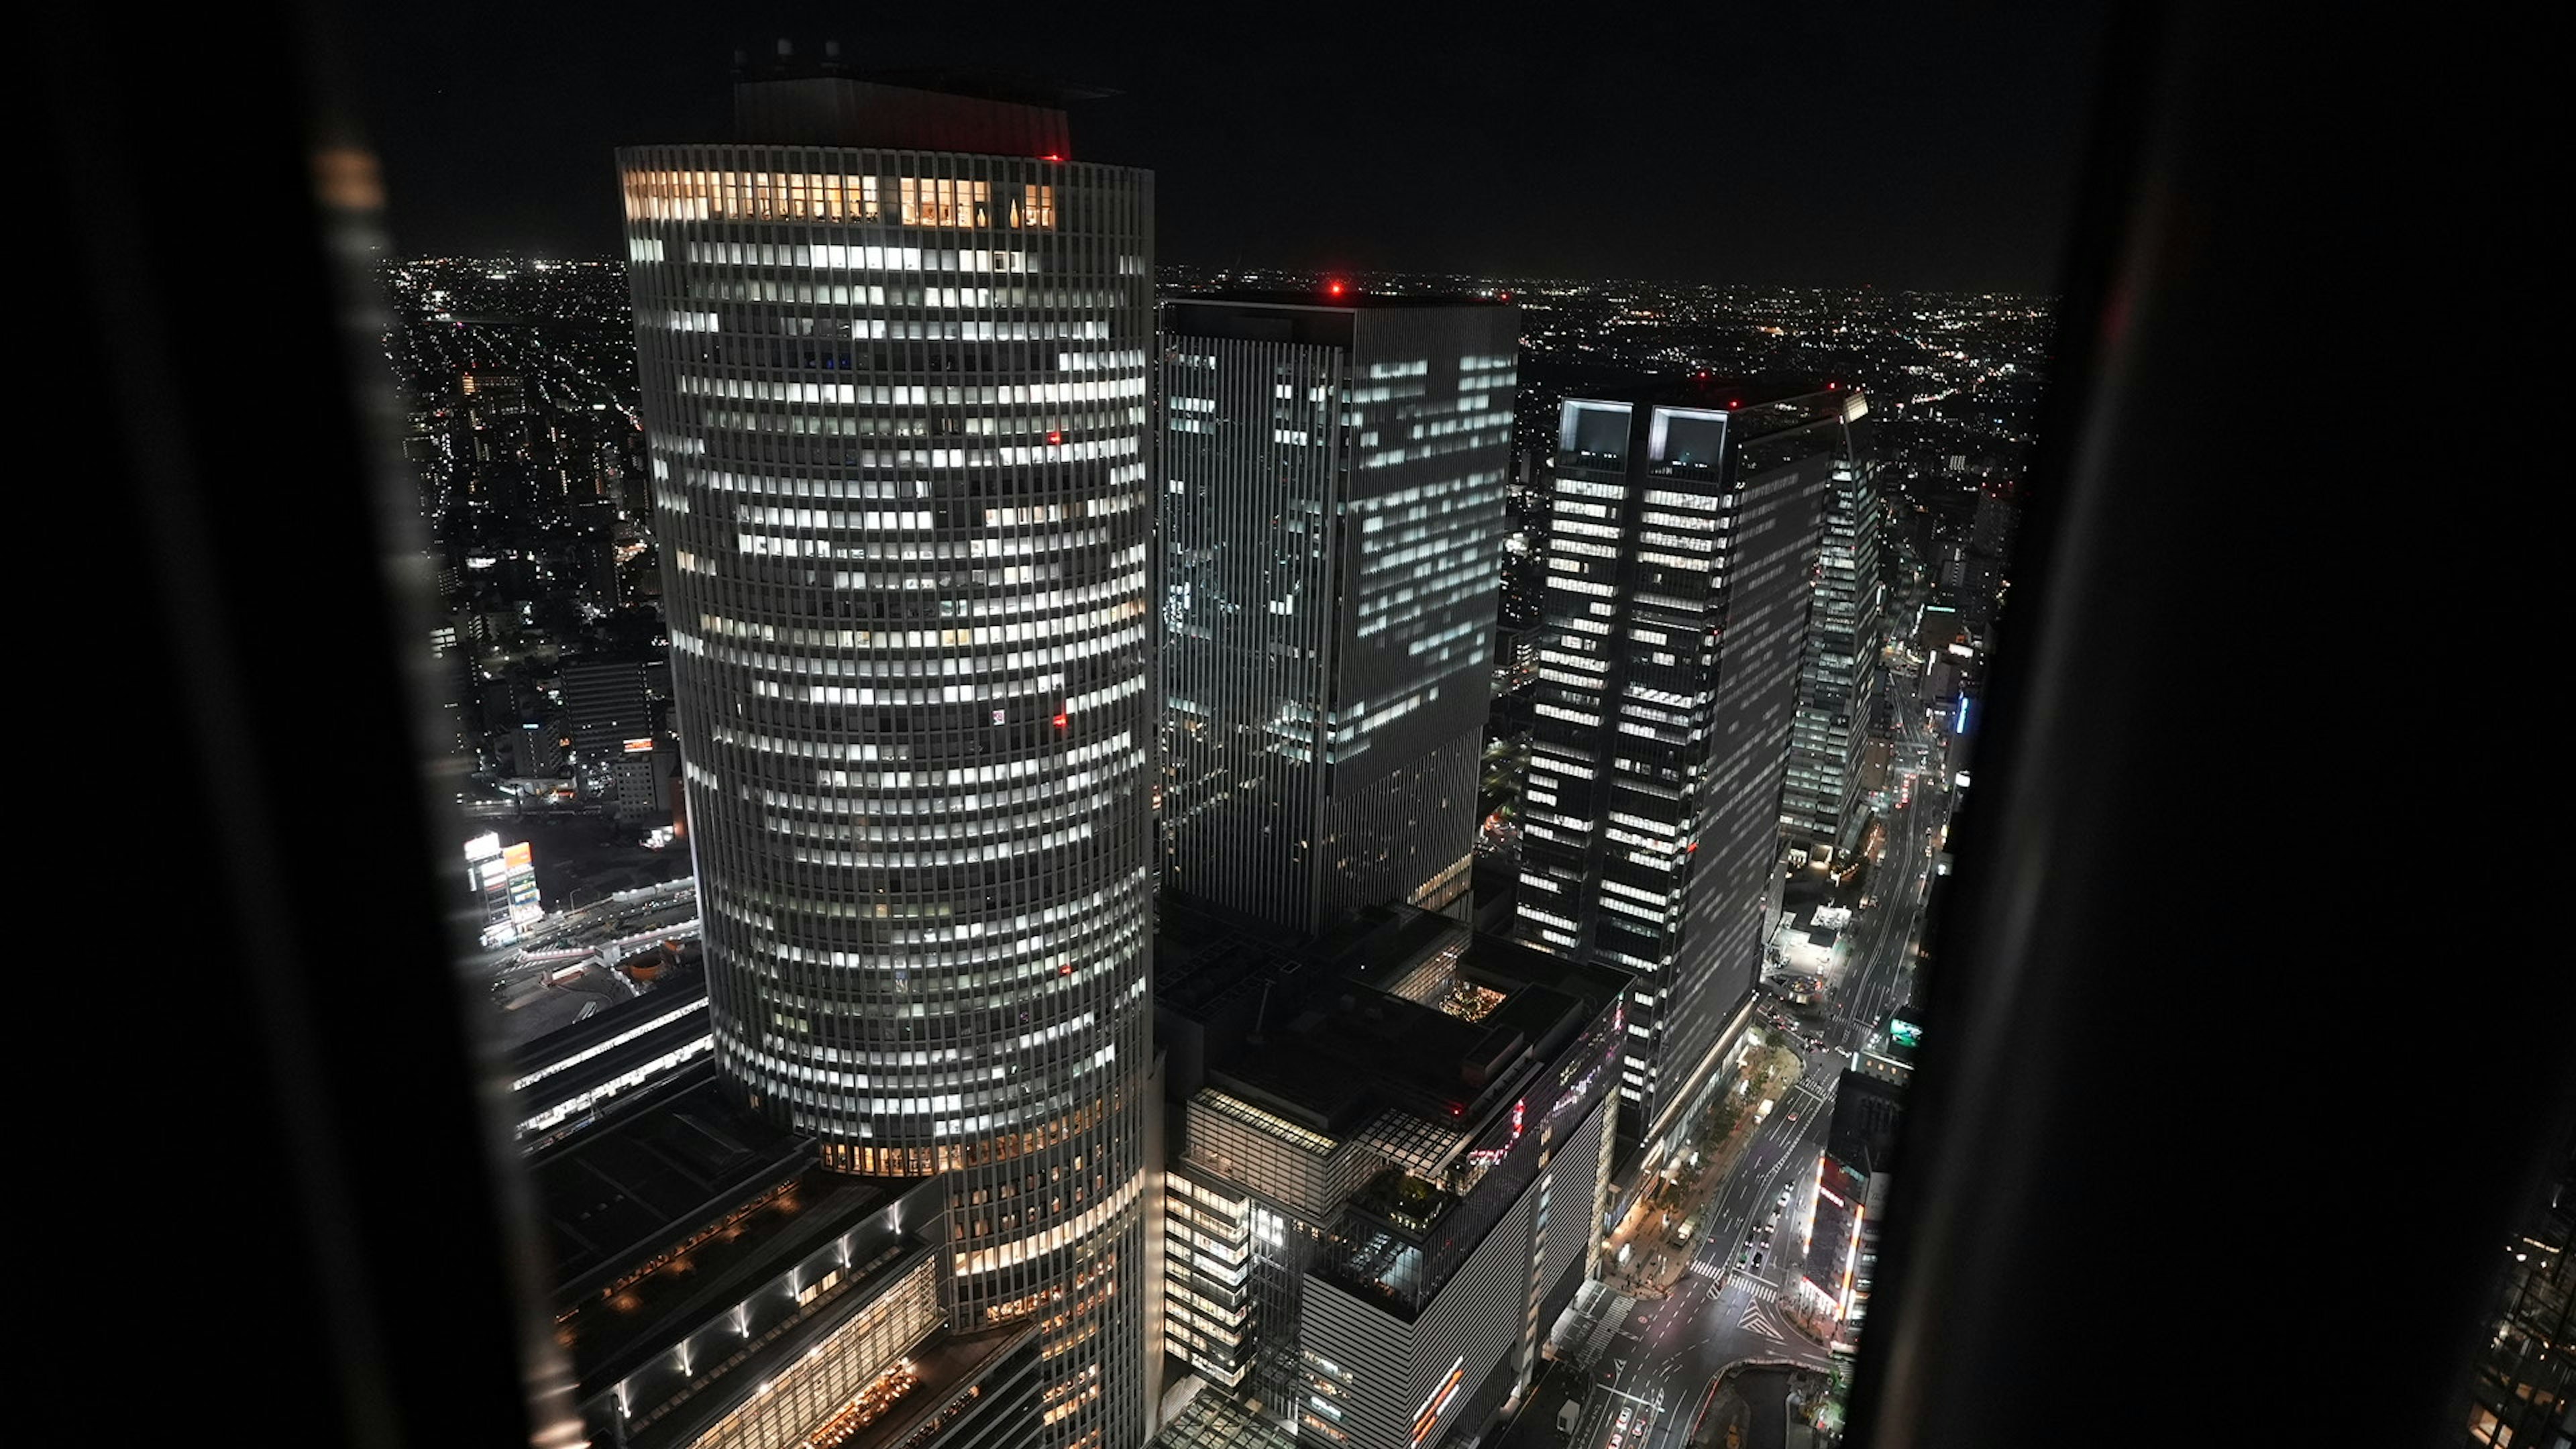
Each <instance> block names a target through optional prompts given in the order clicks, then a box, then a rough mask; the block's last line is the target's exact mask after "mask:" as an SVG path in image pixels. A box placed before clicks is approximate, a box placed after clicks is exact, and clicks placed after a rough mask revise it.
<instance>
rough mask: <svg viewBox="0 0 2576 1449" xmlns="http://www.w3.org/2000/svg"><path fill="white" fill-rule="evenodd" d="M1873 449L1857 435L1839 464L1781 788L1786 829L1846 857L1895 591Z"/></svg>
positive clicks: (1853, 839) (1854, 837) (1858, 816)
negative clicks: (1887, 599) (1885, 565)
mask: <svg viewBox="0 0 2576 1449" xmlns="http://www.w3.org/2000/svg"><path fill="white" fill-rule="evenodd" d="M1866 426H1868V425H1867V424H1865V423H1864V424H1860V425H1858V427H1856V428H1855V431H1856V432H1857V431H1858V428H1860V427H1866ZM1868 451H1869V450H1868V447H1867V440H1866V439H1863V438H1856V439H1855V440H1854V444H1853V454H1854V456H1852V457H1850V458H1847V459H1841V460H1838V461H1836V462H1835V464H1834V487H1833V494H1832V496H1831V497H1830V498H1828V499H1827V500H1826V507H1825V529H1824V537H1823V541H1822V546H1821V548H1820V549H1819V554H1818V559H1817V567H1816V584H1815V594H1814V598H1813V599H1812V600H1811V601H1810V603H1809V605H1808V610H1807V653H1806V659H1805V662H1804V663H1802V664H1801V665H1800V666H1799V670H1798V713H1797V716H1796V718H1795V719H1794V720H1792V721H1791V723H1790V727H1789V774H1788V779H1787V782H1786V784H1785V785H1784V786H1783V787H1782V790H1781V794H1780V825H1781V828H1782V829H1783V830H1784V831H1785V832H1786V833H1787V835H1788V836H1789V838H1790V839H1791V840H1794V841H1798V842H1800V843H1801V844H1805V845H1808V846H1812V847H1817V848H1820V849H1828V850H1834V851H1836V852H1838V853H1840V852H1848V851H1850V850H1851V849H1853V848H1854V847H1855V846H1856V845H1857V844H1858V836H1859V833H1860V822H1861V820H1862V818H1863V815H1862V811H1861V798H1860V777H1861V751H1862V750H1863V749H1864V748H1866V747H1867V745H1868V743H1869V724H1870V716H1871V714H1872V712H1873V711H1875V710H1876V708H1877V705H1878V691H1879V668H1878V650H1879V643H1880V636H1881V632H1882V630H1881V625H1880V618H1881V607H1882V602H1883V598H1884V594H1885V590H1884V588H1883V586H1882V585H1881V584H1880V583H1879V577H1878V484H1877V482H1876V480H1875V477H1874V473H1875V471H1876V470H1875V468H1874V466H1873V465H1872V463H1871V461H1870V459H1869V457H1868Z"/></svg>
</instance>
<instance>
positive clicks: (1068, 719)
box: [1055, 710, 1073, 729]
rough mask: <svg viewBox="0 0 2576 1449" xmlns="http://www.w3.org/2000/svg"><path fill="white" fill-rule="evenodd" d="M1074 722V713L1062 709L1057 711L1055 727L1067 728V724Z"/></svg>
mask: <svg viewBox="0 0 2576 1449" xmlns="http://www.w3.org/2000/svg"><path fill="white" fill-rule="evenodd" d="M1072 723H1073V716H1072V715H1070V714H1067V713H1065V712H1064V711H1062V710H1058V711H1057V712H1056V716H1055V727H1056V728H1057V729H1063V728H1065V727H1066V726H1068V725H1070V724H1072Z"/></svg>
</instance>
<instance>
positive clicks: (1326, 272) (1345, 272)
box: [384, 249, 2058, 302]
mask: <svg viewBox="0 0 2576 1449" xmlns="http://www.w3.org/2000/svg"><path fill="white" fill-rule="evenodd" d="M384 259H385V260H387V261H393V262H446V261H549V262H584V263H598V262H605V263H609V264H612V265H615V266H621V267H622V266H625V265H627V264H628V259H627V258H625V257H621V256H619V255H617V254H616V253H614V252H604V251H602V252H565V253H553V254H541V253H537V252H527V251H512V250H507V249H504V250H499V251H475V252H450V253H446V254H443V255H434V254H430V253H426V252H424V253H420V254H417V255H411V256H401V257H396V256H391V255H388V256H387V257H385V258H384ZM1154 267H1155V270H1157V271H1160V270H1161V269H1163V268H1165V267H1196V268H1199V269H1201V270H1205V271H1221V272H1235V273H1253V272H1293V273H1297V274H1300V275H1304V276H1312V277H1353V278H1358V277H1467V278H1473V279H1476V280H1479V281H1507V282H1531V283H1538V284H1541V285H1546V284H1553V283H1585V284H1591V285H1601V284H1604V283H1636V284H1643V285H1648V286H1659V287H1762V288H1772V289H1779V290H1804V291H1811V292H1825V291H1846V292H1874V291H1884V292H1886V293H1887V294H1888V295H1890V296H1898V297H1901V296H1936V297H2016V298H2032V299H2039V300H2045V301H2051V302H2053V301H2055V300H2056V299H2057V295H2058V294H2057V293H2056V292H2054V291H2028V290H2023V289H2020V288H2014V287H1919V286H1918V287H1884V288H1882V287H1881V286H1879V284H1878V283H1876V282H1752V281H1736V282H1713V281H1704V280H1697V279H1692V278H1687V277H1634V276H1632V277H1612V276H1539V275H1536V274H1532V273H1521V274H1514V273H1505V272H1479V271H1438V270H1420V269H1405V268H1393V267H1308V266H1269V265H1248V264H1244V263H1239V262H1224V263H1219V262H1187V261H1164V260H1159V259H1158V260H1157V261H1156V262H1155V263H1154Z"/></svg>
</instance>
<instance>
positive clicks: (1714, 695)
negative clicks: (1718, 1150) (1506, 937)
mask: <svg viewBox="0 0 2576 1449" xmlns="http://www.w3.org/2000/svg"><path fill="white" fill-rule="evenodd" d="M1866 410H1867V409H1866V408H1865V407H1864V405H1863V404H1862V402H1861V399H1860V397H1859V396H1858V395H1857V394H1856V393H1854V392H1852V391H1850V390H1849V389H1843V388H1834V387H1831V386H1826V387H1818V386H1815V385H1813V384H1805V385H1798V386H1794V387H1767V388H1766V387H1761V386H1756V385H1732V384H1723V383H1710V382H1705V381H1702V382H1697V383H1687V384H1681V385H1676V386H1671V387H1668V388H1659V389H1653V390H1640V391H1637V392H1633V393H1625V394H1618V393H1594V394H1587V395H1583V396H1579V397H1569V398H1567V399H1566V401H1565V404H1564V408H1563V412H1562V415H1561V419H1560V423H1559V428H1558V445H1557V454H1556V465H1555V469H1554V473H1555V477H1554V481H1553V483H1552V484H1551V487H1550V492H1549V513H1548V563H1547V590H1546V594H1547V600H1546V605H1545V614H1546V623H1545V635H1546V643H1545V645H1544V646H1543V647H1542V649H1541V652H1540V655H1539V683H1538V687H1537V691H1536V699H1535V701H1534V702H1533V705H1532V709H1533V712H1534V713H1535V715H1536V723H1535V726H1534V728H1533V731H1532V739H1531V756H1530V767H1529V785H1528V790H1527V796H1526V804H1525V806H1524V808H1523V812H1522V819H1523V821H1524V826H1525V832H1526V833H1525V835H1524V838H1523V842H1522V857H1521V875H1520V892H1519V913H1520V925H1521V929H1522V931H1523V933H1524V934H1525V935H1526V936H1527V937H1529V938H1530V939H1532V940H1535V941H1538V942H1540V943H1543V944H1544V945H1546V946H1548V947H1549V948H1551V949H1553V950H1556V951H1559V952H1563V953H1565V954H1568V955H1573V956H1578V957H1588V958H1589V959H1591V960H1594V961H1597V962H1599V963H1601V964H1604V965H1609V966H1616V967H1618V968H1620V969H1622V970H1625V971H1629V972H1632V973H1634V974H1635V975H1636V977H1637V982H1636V985H1635V986H1634V987H1633V988H1632V989H1631V991H1630V996H1629V1001H1630V1009H1629V1012H1628V1021H1627V1025H1628V1031H1629V1044H1628V1049H1627V1058H1626V1061H1625V1062H1624V1063H1623V1067H1624V1075H1623V1081H1622V1086H1621V1093H1620V1095H1621V1097H1622V1098H1623V1099H1624V1100H1625V1101H1626V1103H1627V1104H1628V1107H1627V1121H1626V1122H1625V1123H1623V1127H1622V1131H1623V1134H1625V1135H1628V1136H1631V1137H1634V1138H1638V1139H1641V1140H1644V1141H1647V1142H1650V1143H1661V1142H1663V1141H1664V1139H1665V1138H1666V1137H1667V1136H1668V1134H1669V1130H1670V1129H1671V1127H1672V1126H1673V1125H1674V1124H1675V1123H1677V1122H1680V1121H1682V1120H1684V1117H1683V1113H1684V1111H1685V1109H1686V1108H1687V1107H1688V1106H1689V1105H1690V1104H1691V1103H1692V1102H1693V1100H1694V1099H1695V1098H1696V1096H1698V1095H1699V1093H1700V1090H1701V1088H1702V1087H1703V1086H1704V1085H1706V1084H1707V1083H1710V1082H1713V1081H1714V1080H1716V1074H1715V1073H1714V1072H1713V1071H1711V1070H1710V1068H1711V1067H1712V1066H1713V1064H1714V1063H1715V1061H1716V1060H1717V1055H1718V1049H1719V1047H1720V1046H1721V1045H1722V1044H1723V1039H1724V1038H1725V1036H1726V1035H1727V1034H1728V1030H1729V1028H1728V1022H1729V1020H1730V1018H1732V1019H1734V1020H1737V1021H1740V1020H1741V1017H1742V1014H1741V1013H1740V1012H1738V1011H1737V1010H1736V1008H1737V1007H1738V1006H1739V1004H1740V1003H1741V1002H1743V1001H1744V1000H1745V998H1746V997H1747V995H1748V993H1750V992H1751V990H1752V989H1753V983H1754V978H1755V976H1756V974H1757V973H1758V971H1759V968H1760V965H1761V959H1762V948H1761V941H1762V937H1763V935H1764V933H1765V928H1766V926H1767V924H1768V923H1767V920H1766V916H1767V914H1768V911H1769V909H1770V907H1769V904H1768V902H1769V901H1770V898H1771V896H1772V895H1773V888H1774V886H1775V884H1776V878H1775V874H1774V871H1775V866H1776V862H1777V859H1778V852H1779V831H1780V824H1779V821H1780V786H1781V778H1782V774H1783V770H1784V767H1785V765H1786V763H1787V759H1788V753H1789V723H1790V718H1791V716H1792V714H1793V713H1794V711H1795V709H1796V705H1797V682H1798V666H1799V660H1800V656H1801V653H1802V651H1803V645H1804V642H1805V630H1806V621H1807V595H1808V586H1809V579H1810V578H1811V577H1812V576H1813V573H1814V569H1815V566H1816V557H1817V552H1818V541H1817V539H1818V534H1819V532H1820V531H1821V528H1822V525H1823V520H1824V515H1825V512H1826V509H1827V506H1828V500H1829V499H1830V497H1831V495H1832V492H1833V475H1834V470H1835V468H1836V466H1837V465H1838V464H1844V463H1848V462H1850V461H1851V460H1852V456H1853V454H1852V447H1851V438H1850V426H1849V424H1850V421H1851V420H1856V419H1858V418H1859V417H1860V416H1862V414H1863V413H1864V412H1866Z"/></svg>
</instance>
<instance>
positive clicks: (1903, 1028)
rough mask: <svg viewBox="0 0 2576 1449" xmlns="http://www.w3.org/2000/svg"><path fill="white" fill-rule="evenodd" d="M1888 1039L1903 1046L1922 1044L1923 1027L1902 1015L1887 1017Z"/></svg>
mask: <svg viewBox="0 0 2576 1449" xmlns="http://www.w3.org/2000/svg"><path fill="white" fill-rule="evenodd" d="M1887 1039H1888V1040H1889V1041H1891V1042H1894V1043H1895V1044H1897V1045H1898V1046H1901V1047H1917V1046H1921V1045H1923V1028H1922V1026H1921V1025H1919V1024H1918V1023H1915V1022H1911V1021H1907V1020H1906V1019H1905V1018H1903V1017H1901V1016H1891V1017H1889V1018H1888V1019H1887Z"/></svg>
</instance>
